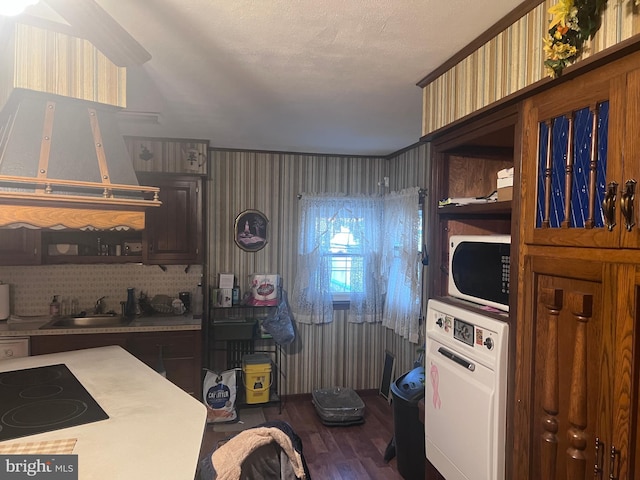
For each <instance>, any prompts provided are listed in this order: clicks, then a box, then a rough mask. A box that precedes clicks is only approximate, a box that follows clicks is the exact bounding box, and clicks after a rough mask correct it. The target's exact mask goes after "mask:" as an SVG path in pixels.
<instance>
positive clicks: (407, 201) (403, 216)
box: [381, 187, 422, 343]
mask: <svg viewBox="0 0 640 480" xmlns="http://www.w3.org/2000/svg"><path fill="white" fill-rule="evenodd" d="M419 195H420V191H419V188H417V187H416V188H409V189H406V190H402V191H400V192H392V193H391V194H389V195H387V196H385V198H384V228H383V230H384V232H385V233H384V241H383V248H382V251H383V252H384V253H383V257H382V267H381V270H382V271H383V272H385V284H386V295H385V303H384V314H383V318H382V324H383V325H385V326H387V327H389V328H391V329H393V331H394V332H396V333H397V334H398V335H400V336H402V337H403V338H406V339H407V340H409V341H410V342H413V343H417V342H418V340H419V316H420V302H421V275H422V262H421V254H420V252H419V250H418V247H419V245H420V244H421V242H422V239H421V231H422V229H421V218H420V215H419Z"/></svg>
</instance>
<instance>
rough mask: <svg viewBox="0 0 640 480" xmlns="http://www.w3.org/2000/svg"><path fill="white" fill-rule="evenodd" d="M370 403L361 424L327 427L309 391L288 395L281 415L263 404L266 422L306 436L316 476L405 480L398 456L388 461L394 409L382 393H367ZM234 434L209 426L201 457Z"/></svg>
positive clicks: (308, 459) (338, 479)
mask: <svg viewBox="0 0 640 480" xmlns="http://www.w3.org/2000/svg"><path fill="white" fill-rule="evenodd" d="M360 396H361V398H362V400H363V402H364V404H365V409H364V418H365V422H364V423H363V424H362V425H355V426H347V427H342V426H340V427H328V426H325V425H323V424H322V422H321V421H320V417H319V416H318V414H317V413H316V411H315V408H314V406H313V403H312V402H311V396H310V395H302V396H295V397H289V398H287V399H286V401H285V402H284V404H283V408H282V413H279V412H278V407H277V406H266V407H264V413H265V417H266V419H267V420H283V421H285V422H287V423H289V424H290V425H291V426H292V427H293V429H294V430H295V432H296V433H297V434H298V436H299V437H300V438H301V439H302V444H303V454H304V457H305V460H306V462H307V464H308V466H309V471H310V474H311V478H312V479H313V480H359V479H363V480H366V479H379V480H394V479H397V480H401V479H402V477H401V476H400V474H399V473H398V470H397V466H396V458H395V457H394V458H393V459H392V460H391V461H389V463H385V461H384V454H385V450H386V448H387V445H388V444H389V441H390V440H391V438H392V437H393V409H392V407H391V405H389V404H388V403H387V400H385V399H384V398H383V397H382V396H380V395H378V393H377V392H375V393H374V392H362V393H360ZM230 435H233V434H229V433H221V432H214V431H213V429H212V427H211V426H208V427H207V429H206V432H205V435H204V440H203V443H202V449H201V456H202V455H204V454H206V453H208V452H211V450H212V449H213V447H214V446H215V445H216V444H217V443H218V442H219V441H220V440H224V439H226V438H229V436H230Z"/></svg>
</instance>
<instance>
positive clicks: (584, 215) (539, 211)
mask: <svg viewBox="0 0 640 480" xmlns="http://www.w3.org/2000/svg"><path fill="white" fill-rule="evenodd" d="M585 77H587V78H581V79H575V80H572V81H569V82H566V83H564V84H562V85H560V86H558V87H556V88H554V89H552V90H549V91H547V92H544V93H542V94H540V95H538V96H536V97H533V98H531V99H529V100H527V101H525V103H524V110H523V111H524V125H525V126H524V131H525V132H526V133H525V135H524V136H523V183H522V192H523V193H522V195H523V213H524V226H525V228H524V233H525V241H526V242H527V243H534V244H541V245H574V246H583V247H612V246H618V245H619V244H620V241H621V240H620V237H621V235H623V231H624V227H623V225H622V224H623V223H624V222H623V221H622V219H621V218H620V207H619V195H618V196H617V197H616V198H615V201H614V200H613V199H612V200H611V202H610V203H611V205H612V206H614V207H615V212H614V215H613V218H614V219H615V223H616V224H617V225H616V226H615V227H613V228H612V229H611V230H609V229H608V228H607V227H605V226H604V223H605V222H606V216H605V212H606V211H608V209H606V208H604V207H603V204H602V201H603V199H605V195H606V193H607V186H608V184H609V183H611V182H616V183H617V184H621V183H622V148H623V143H622V141H623V135H621V133H620V132H623V131H624V122H625V112H626V101H625V99H624V91H625V82H626V74H625V73H624V72H623V73H620V74H618V75H617V76H613V77H611V78H603V77H602V76H600V75H595V74H593V75H586V76H585ZM568 99H570V102H569V101H568Z"/></svg>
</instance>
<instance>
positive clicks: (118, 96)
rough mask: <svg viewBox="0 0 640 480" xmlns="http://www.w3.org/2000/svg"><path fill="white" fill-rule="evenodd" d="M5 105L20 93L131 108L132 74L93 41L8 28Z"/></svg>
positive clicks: (0, 99) (2, 78) (2, 80)
mask: <svg viewBox="0 0 640 480" xmlns="http://www.w3.org/2000/svg"><path fill="white" fill-rule="evenodd" d="M3 29H4V31H3V33H2V34H1V36H0V39H1V40H2V41H3V46H2V47H1V48H0V65H1V66H2V68H0V72H2V74H0V105H4V103H5V102H6V101H7V99H8V97H9V95H10V94H11V92H12V91H13V90H14V89H17V88H23V89H27V90H34V91H36V92H46V93H53V94H56V95H63V96H67V97H73V98H77V99H80V100H88V101H92V102H99V103H105V104H108V105H115V106H118V107H125V106H126V98H127V97H126V95H127V90H126V83H127V81H126V78H127V77H126V68H124V67H118V66H117V65H115V64H114V63H113V62H111V61H110V60H109V59H108V58H107V57H106V56H105V55H104V54H103V53H102V52H100V51H99V50H98V49H97V48H96V47H94V46H93V45H92V44H91V43H90V42H88V41H87V40H84V39H81V38H77V37H72V36H70V35H66V34H64V33H59V32H53V31H50V30H45V29H44V28H40V27H36V26H33V25H26V24H22V23H9V22H6V23H4V24H3Z"/></svg>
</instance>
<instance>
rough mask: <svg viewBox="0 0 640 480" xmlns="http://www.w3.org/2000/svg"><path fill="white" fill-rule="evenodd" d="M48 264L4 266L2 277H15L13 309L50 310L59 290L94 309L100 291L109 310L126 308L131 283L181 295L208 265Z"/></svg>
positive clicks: (193, 286) (194, 284) (39, 312)
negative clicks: (122, 305)
mask: <svg viewBox="0 0 640 480" xmlns="http://www.w3.org/2000/svg"><path fill="white" fill-rule="evenodd" d="M165 268H166V271H162V269H161V268H160V267H159V266H157V265H155V266H154V265H139V264H122V265H43V266H37V267H27V266H25V267H0V281H1V282H2V283H9V284H10V285H11V288H10V300H11V313H12V314H15V315H24V316H31V315H48V314H49V303H50V302H51V299H52V298H53V296H54V295H59V297H58V298H59V299H60V300H64V301H65V302H67V303H70V302H71V300H72V299H76V300H77V301H78V306H79V310H86V311H91V309H92V308H93V306H94V305H95V302H96V300H97V299H98V298H100V297H103V296H104V297H105V299H104V306H105V311H108V310H114V311H116V312H120V302H123V301H125V300H126V299H127V288H128V287H133V288H135V289H136V297H137V296H138V295H139V293H140V291H143V292H145V293H147V294H148V295H149V296H150V297H153V295H158V294H164V295H169V296H170V297H175V298H177V297H178V292H182V291H188V292H191V294H192V295H193V294H194V293H195V291H196V288H197V286H198V283H199V282H200V281H201V279H202V266H201V265H192V266H191V267H190V268H189V270H188V272H185V269H186V265H167V266H166V267H165Z"/></svg>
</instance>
